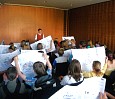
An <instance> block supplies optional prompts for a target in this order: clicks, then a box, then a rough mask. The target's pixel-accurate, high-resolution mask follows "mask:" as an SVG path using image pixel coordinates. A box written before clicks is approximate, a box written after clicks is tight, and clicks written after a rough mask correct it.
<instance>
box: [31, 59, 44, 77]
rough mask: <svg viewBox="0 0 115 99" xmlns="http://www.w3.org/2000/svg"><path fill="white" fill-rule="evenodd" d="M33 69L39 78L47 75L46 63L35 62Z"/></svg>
mask: <svg viewBox="0 0 115 99" xmlns="http://www.w3.org/2000/svg"><path fill="white" fill-rule="evenodd" d="M33 69H34V72H35V73H36V74H37V75H38V76H43V75H45V74H46V66H45V65H44V63H42V62H40V61H38V62H35V63H34V64H33Z"/></svg>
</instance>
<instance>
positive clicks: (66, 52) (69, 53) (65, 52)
mask: <svg viewBox="0 0 115 99" xmlns="http://www.w3.org/2000/svg"><path fill="white" fill-rule="evenodd" d="M71 54H72V51H71V49H70V50H65V51H64V54H63V56H64V57H68V58H69V57H70V55H71ZM55 55H56V56H57V57H59V54H58V53H55Z"/></svg>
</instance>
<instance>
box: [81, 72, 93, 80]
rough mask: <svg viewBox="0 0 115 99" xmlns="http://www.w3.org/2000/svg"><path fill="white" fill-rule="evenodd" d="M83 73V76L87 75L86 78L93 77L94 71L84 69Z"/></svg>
mask: <svg viewBox="0 0 115 99" xmlns="http://www.w3.org/2000/svg"><path fill="white" fill-rule="evenodd" d="M82 73H83V77H85V78H89V77H92V71H91V72H87V71H82Z"/></svg>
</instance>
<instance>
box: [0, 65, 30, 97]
mask: <svg viewBox="0 0 115 99" xmlns="http://www.w3.org/2000/svg"><path fill="white" fill-rule="evenodd" d="M3 78H4V83H3V85H2V86H1V87H0V99H5V97H6V96H8V95H9V94H12V93H15V94H16V93H17V94H23V93H26V92H28V91H29V90H28V89H27V88H26V86H25V84H24V83H21V82H20V81H19V79H18V73H17V70H16V68H15V67H14V66H12V67H9V68H8V69H7V70H6V72H5V73H4V75H3ZM8 92H9V93H8ZM17 94H16V95H17Z"/></svg>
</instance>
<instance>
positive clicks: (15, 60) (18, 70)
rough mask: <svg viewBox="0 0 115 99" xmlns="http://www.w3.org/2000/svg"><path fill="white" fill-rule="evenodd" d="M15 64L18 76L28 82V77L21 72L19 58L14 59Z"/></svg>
mask: <svg viewBox="0 0 115 99" xmlns="http://www.w3.org/2000/svg"><path fill="white" fill-rule="evenodd" d="M14 62H15V67H16V70H17V72H18V75H19V76H20V77H21V78H22V79H23V80H25V81H26V76H25V75H24V74H22V72H21V71H20V67H19V64H18V57H17V56H16V57H14Z"/></svg>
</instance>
